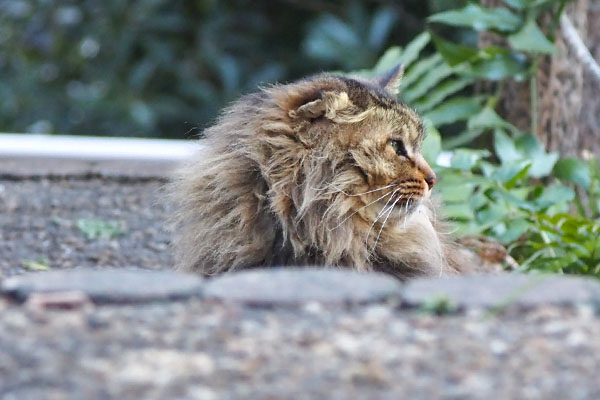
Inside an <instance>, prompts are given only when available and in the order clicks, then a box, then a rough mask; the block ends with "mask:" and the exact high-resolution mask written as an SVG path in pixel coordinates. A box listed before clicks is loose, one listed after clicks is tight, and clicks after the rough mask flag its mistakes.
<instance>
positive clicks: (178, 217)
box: [168, 71, 456, 279]
mask: <svg viewBox="0 0 600 400" xmlns="http://www.w3.org/2000/svg"><path fill="white" fill-rule="evenodd" d="M392 72H393V73H391V74H388V75H387V77H386V76H384V77H383V78H380V79H373V80H369V81H367V80H361V79H358V78H357V79H352V78H347V77H339V76H334V75H318V76H315V77H312V78H307V79H305V80H301V81H298V82H295V83H291V84H287V85H277V86H272V87H269V88H265V89H262V90H261V91H259V92H258V93H254V94H250V95H247V96H244V97H242V98H241V99H240V100H238V101H236V102H235V103H233V104H232V105H231V106H230V107H229V108H227V109H226V110H225V111H224V113H223V114H222V115H221V117H220V118H219V119H218V121H217V122H216V124H215V125H214V126H212V127H210V128H208V129H207V130H206V131H205V134H204V138H203V139H202V144H203V146H202V148H201V150H200V151H199V152H198V154H197V155H196V157H195V158H193V159H192V160H190V161H189V162H188V163H187V164H186V165H185V166H183V167H182V168H181V169H180V170H179V171H178V173H177V174H176V176H175V178H174V179H173V182H172V183H171V184H170V185H169V188H168V189H169V192H170V199H171V200H172V202H173V203H174V215H173V219H172V221H171V229H172V231H173V244H174V248H175V253H176V259H177V265H178V266H179V267H180V268H183V269H187V270H193V271H197V272H199V273H201V274H203V275H214V274H218V273H221V272H225V271H231V270H236V269H242V268H251V267H257V266H274V265H297V266H299V265H319V266H334V267H348V268H355V269H357V270H380V271H385V272H388V273H391V274H393V275H394V276H396V277H398V278H401V279H404V278H408V277H411V276H416V275H442V274H446V273H453V272H455V271H456V268H455V264H456V263H455V262H454V261H453V254H454V247H453V245H451V244H448V243H445V241H444V240H443V237H442V236H443V235H441V234H440V228H439V226H438V225H439V224H438V222H437V221H436V214H435V206H434V205H433V203H432V202H431V199H430V194H431V189H430V186H432V185H433V183H434V182H435V175H434V174H433V171H432V170H431V168H430V167H429V165H427V162H426V161H425V160H424V158H423V156H422V155H421V144H422V141H423V138H424V136H425V131H424V129H423V124H422V122H421V120H420V118H419V117H418V115H417V114H416V113H415V112H414V111H413V110H411V109H410V108H408V107H407V106H405V105H404V104H402V103H400V102H398V101H397V100H396V96H395V94H394V93H393V88H395V87H397V80H398V78H399V75H401V73H399V72H398V71H392Z"/></svg>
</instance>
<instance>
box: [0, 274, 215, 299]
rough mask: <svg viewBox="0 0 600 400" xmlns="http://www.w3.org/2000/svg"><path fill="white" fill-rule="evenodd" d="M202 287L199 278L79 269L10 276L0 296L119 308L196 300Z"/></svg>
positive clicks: (0, 291) (180, 275) (2, 286)
mask: <svg viewBox="0 0 600 400" xmlns="http://www.w3.org/2000/svg"><path fill="white" fill-rule="evenodd" d="M202 287H203V281H202V279H200V278H199V277H197V276H195V275H188V274H182V273H178V272H171V271H149V270H135V269H84V268H81V269H72V270H57V271H48V272H38V273H28V274H24V275H19V276H14V277H11V278H8V279H6V280H5V281H4V282H2V285H1V287H0V294H2V295H4V296H6V297H8V298H10V299H13V300H16V301H19V302H24V301H26V300H28V299H29V298H30V297H31V296H33V295H40V294H64V295H65V296H66V297H69V296H72V295H74V294H79V295H80V296H84V297H85V298H86V299H88V300H89V301H91V302H92V303H96V304H115V303H117V304H121V303H146V302H154V301H171V300H183V299H187V298H191V297H200V296H201V294H202ZM75 297H76V296H75ZM51 301H54V300H52V299H51Z"/></svg>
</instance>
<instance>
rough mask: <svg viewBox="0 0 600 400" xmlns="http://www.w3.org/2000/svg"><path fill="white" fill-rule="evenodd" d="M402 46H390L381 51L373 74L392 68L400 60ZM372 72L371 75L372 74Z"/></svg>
mask: <svg viewBox="0 0 600 400" xmlns="http://www.w3.org/2000/svg"><path fill="white" fill-rule="evenodd" d="M401 60H402V47H400V46H392V47H390V48H389V49H387V50H386V51H385V53H383V55H382V56H381V58H379V61H377V65H375V68H374V71H373V72H374V74H376V73H379V72H384V71H387V70H390V69H392V68H393V67H395V66H396V65H398V64H399V63H401V62H402V61H401ZM374 74H373V75H374Z"/></svg>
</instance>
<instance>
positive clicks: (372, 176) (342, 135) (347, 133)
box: [289, 66, 436, 220]
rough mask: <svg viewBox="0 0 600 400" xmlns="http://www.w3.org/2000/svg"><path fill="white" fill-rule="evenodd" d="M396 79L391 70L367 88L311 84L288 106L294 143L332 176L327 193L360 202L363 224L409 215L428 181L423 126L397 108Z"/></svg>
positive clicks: (357, 82) (357, 83)
mask: <svg viewBox="0 0 600 400" xmlns="http://www.w3.org/2000/svg"><path fill="white" fill-rule="evenodd" d="M401 75H402V67H401V66H398V67H396V68H393V69H392V70H391V71H389V72H387V73H385V74H383V75H381V76H379V77H376V78H373V79H368V80H367V79H361V78H349V77H338V76H330V75H323V76H319V77H316V78H312V79H309V80H308V81H306V82H308V83H310V84H311V85H305V86H302V87H306V88H308V89H307V90H306V91H299V92H298V96H296V97H295V98H294V97H293V98H292V99H293V102H291V103H290V104H289V110H290V111H289V116H290V118H291V119H292V121H293V122H294V124H295V132H296V135H297V137H298V139H299V140H300V141H301V142H302V143H303V144H304V145H305V146H307V147H309V148H311V149H312V152H313V153H312V154H313V156H314V157H327V158H328V162H329V165H331V168H333V169H335V170H336V173H334V174H332V175H331V176H330V177H329V179H330V181H331V182H330V183H331V184H330V189H332V190H333V191H335V190H336V189H339V190H340V191H342V192H343V193H345V194H346V195H347V196H348V197H353V198H356V199H357V200H360V202H359V203H360V204H359V205H364V206H365V208H364V210H363V211H362V213H368V212H369V211H370V212H371V215H370V216H368V219H369V220H373V219H375V218H376V217H378V216H379V217H381V215H382V213H384V214H383V215H384V216H385V215H386V214H387V215H386V217H392V218H393V217H402V216H406V215H409V214H411V213H412V212H413V211H414V210H416V209H417V207H418V205H419V204H421V203H422V201H423V200H425V199H427V198H428V197H429V195H430V192H431V188H432V187H433V185H434V184H435V181H436V176H435V173H434V172H433V170H432V169H431V167H430V166H429V165H428V164H427V162H426V161H425V159H424V158H423V155H422V153H421V145H422V142H423V139H424V138H425V130H424V127H423V123H422V121H421V119H420V118H419V116H418V115H417V114H416V113H415V111H413V110H412V109H411V108H409V107H408V106H406V105H405V104H403V103H401V102H399V101H398V100H397V88H398V84H399V81H400V79H401ZM324 185H327V182H323V183H322V184H321V185H320V186H324ZM353 208H357V206H356V205H355V206H353ZM388 211H389V212H388Z"/></svg>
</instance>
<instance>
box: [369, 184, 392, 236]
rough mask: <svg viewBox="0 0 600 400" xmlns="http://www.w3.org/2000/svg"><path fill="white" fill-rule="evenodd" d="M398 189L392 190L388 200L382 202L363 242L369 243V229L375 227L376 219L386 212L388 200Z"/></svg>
mask: <svg viewBox="0 0 600 400" xmlns="http://www.w3.org/2000/svg"><path fill="white" fill-rule="evenodd" d="M399 190H400V189H396V190H394V191H393V192H392V195H391V196H390V198H389V199H388V201H387V202H386V203H385V204H384V206H383V207H382V208H381V210H380V211H379V213H378V214H377V216H376V217H375V220H374V221H373V223H372V224H371V227H370V228H369V231H368V232H367V236H366V237H365V243H369V236H370V235H371V231H372V230H373V227H375V224H376V223H377V221H379V219H380V218H381V217H382V216H383V215H384V214H385V213H386V212H387V205H388V204H389V203H390V201H391V200H392V199H393V198H394V195H395V194H396V193H398V191H399Z"/></svg>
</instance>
